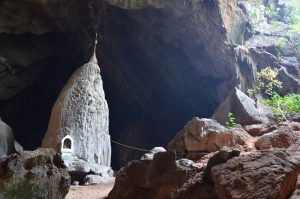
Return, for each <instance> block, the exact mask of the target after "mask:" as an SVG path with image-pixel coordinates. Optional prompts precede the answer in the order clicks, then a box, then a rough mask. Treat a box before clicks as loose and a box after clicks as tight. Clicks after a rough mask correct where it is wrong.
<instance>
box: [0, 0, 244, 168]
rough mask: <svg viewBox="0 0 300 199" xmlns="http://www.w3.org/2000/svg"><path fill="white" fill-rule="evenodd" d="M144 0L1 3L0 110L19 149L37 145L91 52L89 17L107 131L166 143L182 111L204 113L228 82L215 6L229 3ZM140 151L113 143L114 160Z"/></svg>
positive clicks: (147, 144)
mask: <svg viewBox="0 0 300 199" xmlns="http://www.w3.org/2000/svg"><path fill="white" fill-rule="evenodd" d="M121 2H122V1H121ZM153 2H154V3H155V1H153ZM153 2H151V1H148V3H150V4H140V5H138V7H136V5H135V6H134V7H132V6H128V5H129V4H126V5H125V6H124V5H120V4H118V2H110V1H108V3H110V4H105V3H104V2H103V1H87V2H85V3H83V2H82V1H73V2H72V1H68V0H66V1H38V0H36V1H30V0H28V1H25V2H23V3H22V4H17V3H16V1H3V2H2V4H1V5H0V8H1V9H2V10H5V12H2V15H3V16H2V19H3V23H2V24H1V27H0V30H1V34H0V42H1V41H2V44H3V45H2V47H1V48H0V54H1V56H2V57H4V58H5V59H2V60H0V61H2V62H1V64H2V65H3V66H4V67H5V70H6V73H2V74H3V76H2V77H3V78H2V79H1V80H2V82H3V83H1V85H0V91H1V92H2V93H1V92H0V99H1V103H0V116H1V117H2V119H3V120H4V121H6V122H7V123H9V124H10V125H11V126H12V127H13V129H14V131H15V134H16V139H17V140H18V141H19V142H20V143H21V144H22V145H23V146H24V147H25V148H26V149H33V148H36V147H38V146H39V145H40V143H41V139H42V137H43V136H44V133H45V132H46V127H47V123H48V120H49V115H50V110H51V107H52V105H53V103H54V101H55V99H56V97H57V96H58V93H59V91H60V89H61V88H62V86H63V85H64V83H65V82H66V81H67V79H68V77H69V76H70V75H71V74H72V72H73V71H74V70H75V69H76V68H77V67H79V66H81V65H82V64H83V63H85V62H86V60H87V58H88V56H89V55H90V53H91V47H92V45H91V44H92V43H93V40H94V38H95V36H94V28H95V23H97V24H99V26H98V32H99V33H100V42H99V43H100V45H98V49H97V52H98V54H97V57H98V59H99V60H100V67H101V71H102V76H103V81H104V89H105V93H106V96H107V101H108V104H109V108H110V134H111V136H112V138H113V139H115V140H117V141H120V142H122V143H125V144H128V145H134V146H137V147H141V148H151V147H153V146H156V145H163V146H165V145H166V144H167V143H168V141H169V140H170V139H171V138H172V137H173V136H174V135H175V134H176V132H177V131H179V130H180V128H181V127H182V126H183V125H184V124H185V123H186V122H187V121H188V120H189V119H190V118H192V117H194V116H200V117H209V116H210V115H211V114H212V113H213V111H214V109H215V108H216V107H217V105H218V104H219V102H220V100H221V99H222V98H224V97H225V96H226V94H227V92H228V91H229V90H230V88H232V87H233V86H234V84H235V75H234V73H235V70H234V67H233V65H232V63H233V62H234V58H233V57H232V56H231V55H232V51H231V49H230V48H229V47H228V45H227V42H229V40H230V38H229V34H227V32H228V31H227V30H229V29H230V27H231V24H230V23H229V22H228V23H227V27H224V25H223V20H224V19H226V20H227V21H230V17H232V16H231V15H230V14H232V13H230V12H229V11H230V9H229V11H228V12H224V13H222V12H220V7H222V6H223V8H224V7H225V8H226V9H227V8H228V6H229V7H230V6H232V5H231V4H230V1H228V2H227V1H226V3H225V4H220V5H219V4H216V3H209V2H208V3H207V2H206V3H202V1H194V2H193V3H191V2H189V1H184V4H182V3H183V1H176V2H174V3H172V2H167V3H166V4H162V3H159V2H158V1H157V2H158V4H156V3H155V5H154V4H153ZM227 3H228V4H227ZM159 5H160V6H159ZM226 9H225V10H226ZM13 13H17V14H15V15H13ZM232 26H235V27H238V26H239V24H234V25H232ZM236 35H238V34H236ZM6 38H8V39H6ZM232 38H235V37H233V36H232ZM237 40H238V39H237ZM208 41H209V42H208ZM7 47H9V48H7ZM21 69H22V70H21ZM25 74H26V75H25ZM23 76H24V78H23V79H22V78H20V77H23ZM139 155H140V154H139V153H138V152H136V151H131V150H128V149H124V148H122V147H119V146H113V158H114V160H113V162H118V164H119V163H120V162H121V163H122V162H126V161H128V160H129V159H132V158H136V157H137V156H139Z"/></svg>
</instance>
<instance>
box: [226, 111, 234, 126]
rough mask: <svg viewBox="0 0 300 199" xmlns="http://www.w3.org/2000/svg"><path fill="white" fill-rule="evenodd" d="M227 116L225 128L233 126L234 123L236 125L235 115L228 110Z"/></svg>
mask: <svg viewBox="0 0 300 199" xmlns="http://www.w3.org/2000/svg"><path fill="white" fill-rule="evenodd" d="M227 117H228V120H227V122H226V127H227V128H232V127H234V125H236V122H235V117H234V116H233V113H232V112H228V114H227Z"/></svg>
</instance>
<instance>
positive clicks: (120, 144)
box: [110, 139, 151, 152]
mask: <svg viewBox="0 0 300 199" xmlns="http://www.w3.org/2000/svg"><path fill="white" fill-rule="evenodd" d="M110 141H111V142H112V143H115V144H117V145H119V146H123V147H126V148H129V149H133V150H137V151H143V152H151V150H147V149H141V148H137V147H133V146H129V145H126V144H122V143H120V142H117V141H114V140H112V139H110Z"/></svg>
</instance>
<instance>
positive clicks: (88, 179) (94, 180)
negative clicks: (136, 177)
mask: <svg viewBox="0 0 300 199" xmlns="http://www.w3.org/2000/svg"><path fill="white" fill-rule="evenodd" d="M83 181H84V184H85V185H95V184H101V183H108V182H112V181H114V178H113V177H103V176H100V175H87V176H85V177H84V179H83Z"/></svg>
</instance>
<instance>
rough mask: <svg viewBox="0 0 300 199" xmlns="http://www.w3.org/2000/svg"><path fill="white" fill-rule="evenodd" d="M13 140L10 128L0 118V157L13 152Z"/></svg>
mask: <svg viewBox="0 0 300 199" xmlns="http://www.w3.org/2000/svg"><path fill="white" fill-rule="evenodd" d="M14 141H15V140H14V134H13V131H12V129H11V128H10V126H8V125H7V124H5V123H4V122H3V121H2V120H1V119H0V158H1V157H4V156H7V155H10V154H11V153H13V152H15V147H14Z"/></svg>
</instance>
